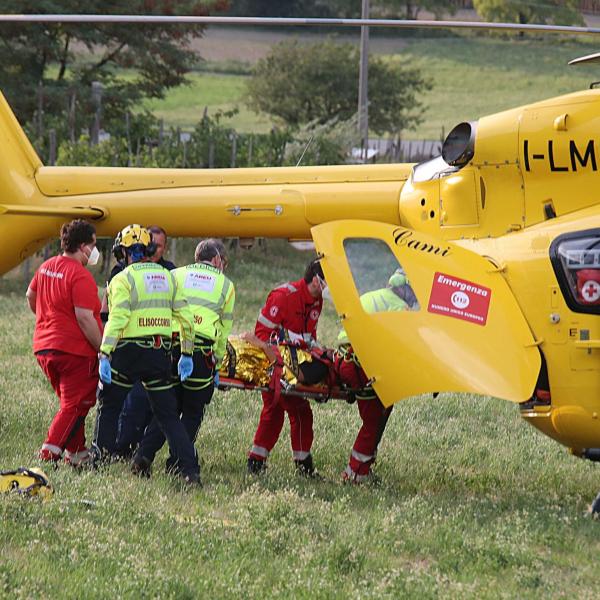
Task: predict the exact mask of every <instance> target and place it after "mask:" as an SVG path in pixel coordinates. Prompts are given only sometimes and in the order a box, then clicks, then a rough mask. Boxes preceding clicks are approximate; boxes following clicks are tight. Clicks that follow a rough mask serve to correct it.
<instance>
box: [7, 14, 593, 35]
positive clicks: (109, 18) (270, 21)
mask: <svg viewBox="0 0 600 600" xmlns="http://www.w3.org/2000/svg"><path fill="white" fill-rule="evenodd" d="M3 22H4V23H19V22H20V23H154V24H163V25H164V24H179V25H182V24H188V25H251V26H265V27H272V26H275V25H277V26H290V27H302V26H306V27H314V26H325V27H389V28H395V29H414V28H417V29H483V30H491V31H494V30H500V31H523V32H525V31H536V32H542V33H565V34H591V35H596V34H600V28H598V27H581V26H571V25H542V24H533V23H529V24H527V23H526V24H519V23H489V22H483V21H432V20H423V21H421V20H407V19H406V20H403V19H317V18H287V17H214V16H213V17H211V16H160V15H56V14H55V15H51V14H0V23H3Z"/></svg>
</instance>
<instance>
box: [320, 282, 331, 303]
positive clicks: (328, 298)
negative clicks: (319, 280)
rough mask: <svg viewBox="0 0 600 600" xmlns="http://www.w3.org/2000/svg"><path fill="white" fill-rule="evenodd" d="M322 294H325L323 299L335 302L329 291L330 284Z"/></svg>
mask: <svg viewBox="0 0 600 600" xmlns="http://www.w3.org/2000/svg"><path fill="white" fill-rule="evenodd" d="M321 295H322V296H323V300H327V302H330V303H332V304H333V298H332V297H331V292H330V291H329V286H328V285H326V286H325V288H324V289H323V291H322V292H321Z"/></svg>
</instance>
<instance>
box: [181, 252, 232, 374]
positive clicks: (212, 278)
mask: <svg viewBox="0 0 600 600" xmlns="http://www.w3.org/2000/svg"><path fill="white" fill-rule="evenodd" d="M172 273H173V276H174V277H175V280H176V282H177V286H178V288H179V289H181V290H182V291H183V293H184V294H185V297H186V298H187V301H188V303H189V305H190V309H191V311H192V314H193V317H194V330H195V332H196V335H199V336H202V337H203V338H206V339H208V340H212V341H213V342H214V344H213V352H214V354H215V358H216V360H217V366H218V365H220V363H221V360H222V359H223V355H224V354H225V347H226V345H227V338H228V337H229V334H230V333H231V327H232V325H233V307H234V304H235V288H234V285H233V283H232V282H231V280H230V279H229V278H228V277H226V276H225V275H223V273H222V272H221V271H220V269H217V268H216V267H213V265H211V264H208V263H205V262H201V263H194V264H191V265H188V266H187V267H180V268H179V269H175V270H174V271H172ZM174 329H175V330H178V328H177V325H176V324H175V328H174Z"/></svg>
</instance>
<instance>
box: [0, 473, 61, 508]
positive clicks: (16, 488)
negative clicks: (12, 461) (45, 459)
mask: <svg viewBox="0 0 600 600" xmlns="http://www.w3.org/2000/svg"><path fill="white" fill-rule="evenodd" d="M0 492H16V493H17V494H22V495H23V496H40V498H42V500H47V499H48V498H50V496H52V492H53V490H52V486H51V485H50V482H49V481H48V477H47V476H46V474H45V473H44V472H43V471H42V470H40V469H26V468H24V467H19V468H18V469H16V470H14V471H2V472H0Z"/></svg>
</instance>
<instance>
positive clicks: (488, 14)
mask: <svg viewBox="0 0 600 600" xmlns="http://www.w3.org/2000/svg"><path fill="white" fill-rule="evenodd" d="M473 7H474V8H475V10H476V11H477V12H478V13H479V15H480V16H481V18H482V19H484V20H485V21H496V22H509V23H520V24H525V23H551V24H554V25H583V24H584V23H583V17H582V16H581V13H580V12H579V1H578V0H528V1H526V2H521V1H516V0H473Z"/></svg>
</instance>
